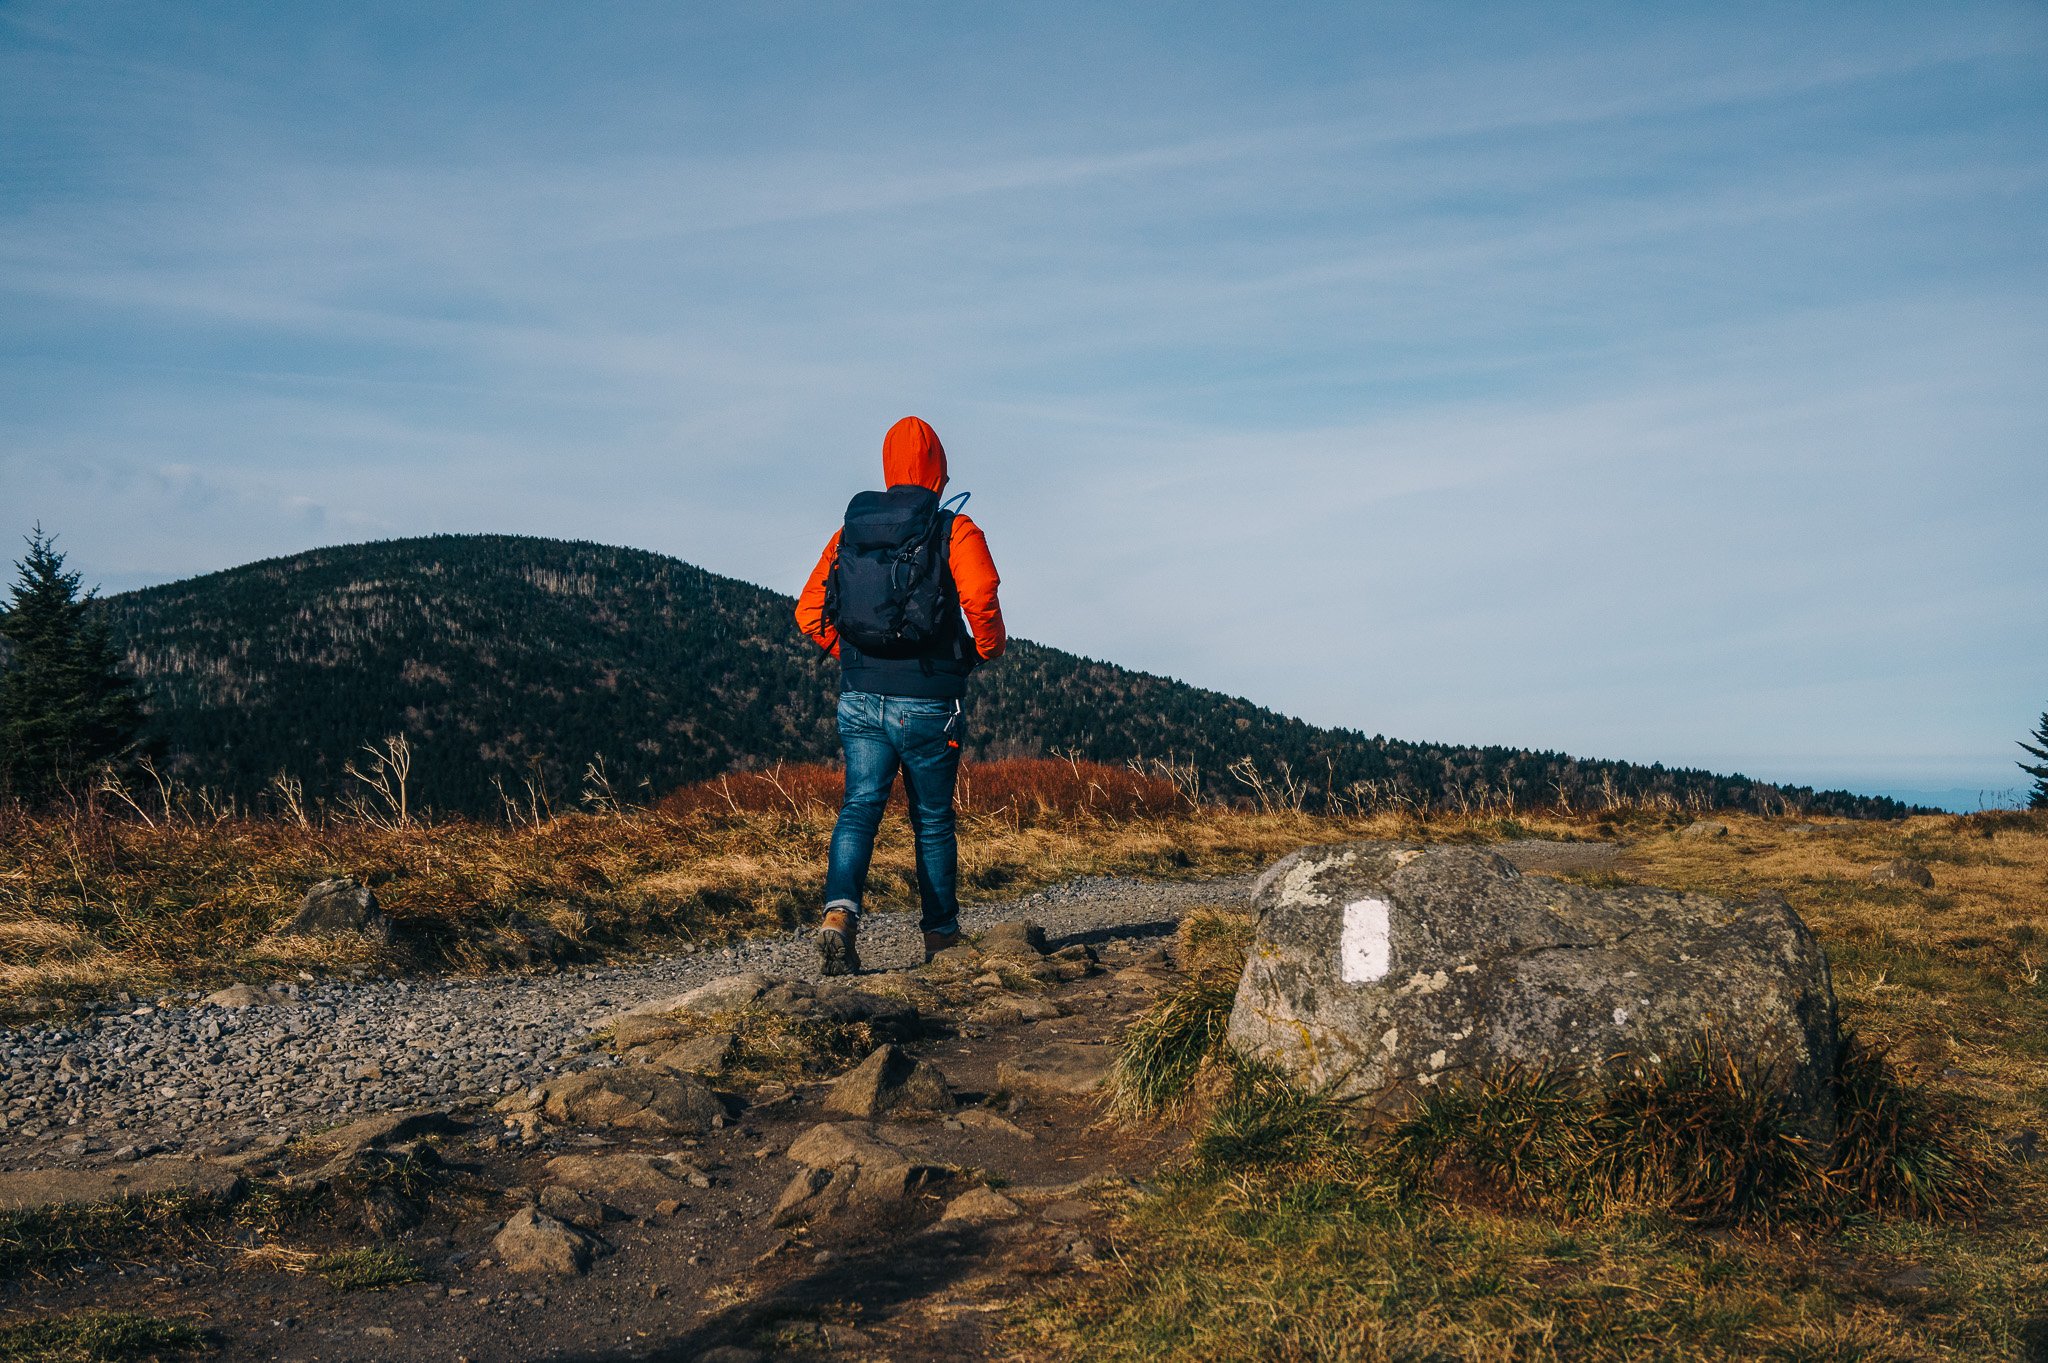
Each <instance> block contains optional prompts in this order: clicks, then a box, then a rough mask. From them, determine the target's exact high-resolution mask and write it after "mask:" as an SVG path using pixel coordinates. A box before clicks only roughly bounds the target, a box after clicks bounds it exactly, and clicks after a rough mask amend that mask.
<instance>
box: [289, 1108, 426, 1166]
mask: <svg viewBox="0 0 2048 1363" xmlns="http://www.w3.org/2000/svg"><path fill="white" fill-rule="evenodd" d="M464 1129H465V1125H464V1123H462V1122H459V1121H457V1120H456V1119H455V1118H454V1117H453V1116H452V1115H451V1114H449V1113H447V1112H445V1111H442V1110H439V1109H435V1108H416V1109H414V1110H412V1111H410V1112H386V1113H382V1114H380V1115H378V1116H375V1117H365V1118H364V1119H363V1120H362V1121H359V1122H350V1123H349V1124H348V1125H346V1126H337V1127H334V1128H332V1129H330V1130H327V1131H316V1132H313V1133H312V1134H310V1135H306V1136H302V1137H300V1138H299V1140H300V1143H301V1144H302V1145H304V1146H305V1147H306V1148H307V1149H308V1150H309V1151H311V1152H313V1153H315V1154H320V1155H326V1156H328V1157H330V1158H332V1157H336V1156H340V1157H346V1156H349V1155H353V1154H355V1153H356V1152H357V1151H359V1150H370V1149H378V1148H382V1147H385V1146H392V1145H403V1144H405V1143H407V1142H409V1141H416V1140H418V1139H419V1138H420V1137H422V1136H450V1135H454V1134H455V1133H456V1132H459V1131H462V1130H464Z"/></svg>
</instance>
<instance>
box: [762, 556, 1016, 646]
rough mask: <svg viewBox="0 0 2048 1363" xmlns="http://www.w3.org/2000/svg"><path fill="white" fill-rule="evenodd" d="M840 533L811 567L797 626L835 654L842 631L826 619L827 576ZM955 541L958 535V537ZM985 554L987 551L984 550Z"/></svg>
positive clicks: (800, 600) (811, 638)
mask: <svg viewBox="0 0 2048 1363" xmlns="http://www.w3.org/2000/svg"><path fill="white" fill-rule="evenodd" d="M839 535H840V532H839V531H837V530H834V531H833V532H832V538H831V539H829V540H827V541H826V542H825V552H824V553H822V554H820V555H818V566H817V567H815V568H813V569H811V577H810V580H809V581H808V582H806V583H804V591H803V595H802V596H799V597H798V598H797V599H796V627H797V628H798V629H800V630H802V631H803V632H804V634H805V635H806V636H807V637H808V638H809V639H810V641H811V642H812V643H814V644H816V645H817V646H818V647H819V648H822V649H824V650H825V651H826V652H827V653H829V654H831V655H832V656H833V657H835V658H836V657H838V656H839V631H838V630H836V629H834V628H832V622H831V621H829V620H827V619H826V618H825V579H826V578H827V577H829V576H831V574H832V565H833V563H834V562H835V561H837V559H838V558H839ZM955 538H956V540H957V538H958V536H957V535H956V536H955ZM982 552H983V554H984V556H986V554H987V552H988V551H987V550H986V549H984V550H983V551H982Z"/></svg>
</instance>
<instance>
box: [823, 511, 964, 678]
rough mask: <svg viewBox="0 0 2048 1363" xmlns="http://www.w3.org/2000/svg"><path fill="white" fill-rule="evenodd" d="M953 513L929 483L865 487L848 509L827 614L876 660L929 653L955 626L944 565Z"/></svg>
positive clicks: (828, 585) (956, 608)
mask: <svg viewBox="0 0 2048 1363" xmlns="http://www.w3.org/2000/svg"><path fill="white" fill-rule="evenodd" d="M952 539H953V513H952V512H951V511H948V510H946V509H945V508H944V507H943V506H941V505H940V504H939V495H938V494H937V493H936V492H932V491H930V490H929V489H927V488H921V487H892V488H890V489H889V490H888V491H887V492H863V493H861V494H860V495H859V496H858V497H855V498H854V499H853V500H852V501H851V502H849V503H848V504H847V507H846V527H845V529H843V530H841V531H840V532H839V558H838V561H837V562H836V563H834V564H833V565H832V573H831V576H830V577H828V578H827V579H826V582H825V618H826V619H828V620H830V621H831V622H832V624H833V625H834V627H835V628H837V629H838V631H839V634H840V637H842V638H844V639H848V640H851V641H852V643H853V646H854V647H855V648H856V649H858V650H860V651H861V652H862V653H866V654H870V655H872V656H874V657H877V658H890V657H895V658H908V657H914V656H916V655H919V654H921V653H925V652H928V651H929V650H930V647H931V645H932V643H933V641H935V640H937V639H938V638H940V637H941V636H942V635H944V634H946V633H947V632H948V631H950V630H953V629H955V628H956V627H957V625H958V621H959V618H960V605H959V601H958V599H957V597H956V595H955V593H954V590H953V574H952V572H951V571H950V570H949V567H948V564H947V550H948V549H950V548H951V546H952Z"/></svg>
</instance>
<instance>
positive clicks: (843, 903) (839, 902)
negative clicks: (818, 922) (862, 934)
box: [825, 899, 860, 918]
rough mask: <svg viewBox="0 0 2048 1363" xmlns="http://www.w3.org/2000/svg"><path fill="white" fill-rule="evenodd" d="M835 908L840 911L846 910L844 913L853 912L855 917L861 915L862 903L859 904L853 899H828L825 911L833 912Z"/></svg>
mask: <svg viewBox="0 0 2048 1363" xmlns="http://www.w3.org/2000/svg"><path fill="white" fill-rule="evenodd" d="M834 910H839V911H841V912H844V913H850V914H852V915H853V916H854V917H855V918H858V917H860V905H858V904H856V903H854V902H853V901H852V900H851V899H828V900H826V901H825V912H826V913H831V912H833V911H834Z"/></svg>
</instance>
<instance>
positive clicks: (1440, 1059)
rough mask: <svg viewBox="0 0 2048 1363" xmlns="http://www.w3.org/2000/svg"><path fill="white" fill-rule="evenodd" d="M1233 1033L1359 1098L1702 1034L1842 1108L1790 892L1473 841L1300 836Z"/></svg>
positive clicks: (1273, 891) (1593, 1070)
mask: <svg viewBox="0 0 2048 1363" xmlns="http://www.w3.org/2000/svg"><path fill="white" fill-rule="evenodd" d="M1254 907H1255V909H1256V910H1257V911H1258V914H1259V925H1258V932H1257V935H1256V937H1255V938H1254V940H1253V942H1252V947H1251V951H1250V953H1249V956H1248V959H1247V961H1246V963H1245V971H1244V977H1243V979H1242V980H1241V981H1240V982H1239V984H1238V990H1237V999H1236V1003H1235V1006H1234V1007H1233V1008H1232V1010H1231V1014H1230V1029H1229V1040H1230V1043H1231V1045H1232V1046H1234V1047H1235V1048H1236V1049H1237V1050H1238V1051H1239V1052H1240V1053H1242V1054H1245V1055H1248V1056H1251V1057H1255V1058H1258V1059H1262V1060H1266V1061H1269V1062H1271V1063H1274V1064H1277V1065H1280V1066H1282V1067H1283V1068H1285V1069H1287V1070H1289V1071H1291V1072H1293V1073H1295V1074H1297V1075H1300V1076H1301V1077H1303V1078H1305V1079H1306V1080H1308V1081H1309V1082H1312V1083H1316V1084H1324V1083H1328V1084H1332V1085H1334V1086H1335V1087H1336V1088H1337V1089H1338V1090H1339V1091H1340V1092H1343V1093H1346V1094H1348V1095H1351V1096H1354V1097H1357V1098H1359V1099H1360V1100H1361V1103H1362V1106H1363V1107H1364V1108H1365V1109H1366V1110H1367V1111H1368V1112H1371V1111H1398V1110H1399V1109H1400V1108H1401V1107H1402V1106H1403V1105H1404V1104H1405V1103H1406V1101H1407V1100H1408V1099H1409V1098H1411V1097H1412V1096H1413V1095H1414V1093H1415V1092H1416V1090H1417V1089H1418V1088H1426V1087H1428V1086H1430V1085H1433V1084H1436V1083H1439V1082H1441V1081H1443V1080H1446V1079H1449V1078H1452V1077H1454V1076H1469V1075H1474V1074H1480V1073H1485V1072H1488V1071H1491V1070H1496V1069H1498V1068H1500V1067H1503V1066H1505V1065H1509V1064H1519V1065H1525V1066H1541V1065H1563V1066H1568V1067H1572V1068H1575V1069H1579V1070H1581V1071H1583V1072H1585V1073H1587V1074H1589V1075H1597V1074H1598V1073H1599V1072H1600V1071H1601V1070H1602V1069H1604V1068H1606V1067H1608V1066H1610V1065H1613V1064H1615V1063H1617V1062H1618V1061H1626V1060H1628V1059H1631V1058H1643V1059H1657V1058H1669V1057H1676V1056H1680V1055H1683V1054H1685V1053H1687V1052H1688V1050H1689V1049H1690V1048H1692V1047H1693V1046H1695V1045H1696V1044H1698V1043H1699V1042H1700V1041H1701V1040H1703V1039H1704V1040H1705V1041H1706V1042H1707V1043H1708V1044H1710V1045H1711V1046H1713V1047H1715V1048H1716V1049H1725V1050H1726V1051H1727V1052H1729V1053H1731V1054H1733V1055H1734V1056H1736V1057H1739V1058H1740V1059H1741V1060H1742V1061H1744V1062H1745V1063H1748V1064H1751V1065H1754V1066H1756V1067H1757V1068H1758V1069H1759V1070H1761V1071H1763V1072H1765V1073H1768V1074H1769V1075H1770V1077H1771V1080H1772V1082H1773V1083H1775V1084H1776V1085H1778V1086H1779V1087H1780V1088H1781V1089H1782V1090H1783V1091H1784V1092H1785V1093H1787V1094H1788V1095H1789V1096H1790V1097H1791V1099H1792V1100H1793V1102H1794V1104H1795V1105H1796V1108H1797V1110H1798V1111H1800V1112H1801V1113H1802V1114H1804V1115H1805V1116H1806V1117H1807V1119H1808V1120H1809V1122H1810V1124H1811V1126H1812V1128H1813V1130H1814V1132H1815V1133H1816V1134H1827V1133H1830V1132H1831V1131H1832V1128H1833V1124H1834V1111H1833V1094H1832V1089H1831V1086H1830V1083H1829V1080H1830V1078H1831V1075H1832V1070H1833V1065H1834V1060H1835V1054H1836V1050H1837V1045H1838V1037H1837V1024H1836V1016H1835V996H1834V988H1833V985H1832V982H1831V981H1830V979H1829V976H1828V964H1827V958H1826V957H1825V956H1824V955H1823V954H1822V953H1821V949H1820V947H1819V945H1818V944H1817V943H1816V942H1815V941H1814V939H1813V935H1812V934H1811V933H1810V932H1808V931H1807V929H1806V925H1805V924H1804V923H1802V922H1800V921H1799V918H1798V916H1797V915H1795V914H1794V913H1793V912H1792V910H1791V909H1790V908H1789V907H1787V906H1786V904H1785V902H1784V901H1783V900H1782V899H1779V898H1777V897H1776V896H1770V897H1765V898H1760V899H1755V900H1750V901H1747V902H1740V903H1733V902H1729V901H1726V900H1721V899H1715V898H1711V897H1709V896H1706V895H1698V894H1680V893H1676V892H1673V891H1669V890H1657V889H1649V888H1644V887H1626V888H1621V889H1592V888H1588V887H1586V886H1582V885H1574V884H1570V883H1567V882H1565V881H1560V880H1553V879H1549V878H1547V877H1538V876H1530V877H1524V876H1523V875H1522V874H1521V873H1520V872H1519V871H1517V870H1516V869H1515V867H1514V866H1513V865H1512V864H1510V863H1509V862H1507V861H1506V860H1504V859H1502V858H1500V857H1498V856H1495V855H1493V854H1492V853H1490V852H1487V851H1484V850H1482V849H1476V848H1461V847H1434V848H1429V849H1427V850H1425V849H1422V848H1416V847H1405V846H1399V845H1396V844H1391V843H1351V844H1345V845H1339V846H1333V847H1313V848H1306V849H1304V850H1302V851H1300V852H1296V853H1294V854H1292V855H1290V856H1288V857H1286V858H1284V859H1283V860H1282V861H1281V862H1280V863H1279V864H1277V865H1275V866H1274V867H1273V868H1272V869H1271V870H1270V871H1268V872H1267V873H1266V874H1265V875H1264V876H1263V877H1262V878H1261V879H1260V881H1259V883H1258V886H1257V889H1256V894H1255V898H1254Z"/></svg>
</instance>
